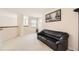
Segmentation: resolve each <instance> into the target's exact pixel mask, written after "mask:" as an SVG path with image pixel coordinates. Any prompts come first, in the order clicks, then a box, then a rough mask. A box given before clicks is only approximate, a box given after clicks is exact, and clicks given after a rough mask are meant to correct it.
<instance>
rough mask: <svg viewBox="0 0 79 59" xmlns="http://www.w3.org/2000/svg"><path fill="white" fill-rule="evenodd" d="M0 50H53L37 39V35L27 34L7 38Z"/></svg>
mask: <svg viewBox="0 0 79 59" xmlns="http://www.w3.org/2000/svg"><path fill="white" fill-rule="evenodd" d="M1 50H3V51H4V50H5V51H53V50H52V49H51V48H49V47H48V46H47V45H45V44H44V43H42V42H41V41H39V40H37V35H36V34H35V33H34V34H29V35H24V36H21V37H18V38H16V39H11V40H7V41H5V42H4V44H3V45H2V48H1Z"/></svg>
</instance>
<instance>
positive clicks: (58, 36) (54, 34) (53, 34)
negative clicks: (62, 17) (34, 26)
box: [42, 30, 64, 40]
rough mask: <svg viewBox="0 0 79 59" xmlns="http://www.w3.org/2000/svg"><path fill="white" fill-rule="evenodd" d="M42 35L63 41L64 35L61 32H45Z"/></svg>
mask: <svg viewBox="0 0 79 59" xmlns="http://www.w3.org/2000/svg"><path fill="white" fill-rule="evenodd" d="M42 34H43V35H45V36H49V37H50V38H53V39H56V40H61V37H62V36H63V34H64V33H63V32H59V31H51V30H43V31H42Z"/></svg>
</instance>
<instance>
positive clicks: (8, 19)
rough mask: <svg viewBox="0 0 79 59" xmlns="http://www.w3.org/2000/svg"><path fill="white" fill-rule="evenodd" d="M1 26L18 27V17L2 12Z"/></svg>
mask: <svg viewBox="0 0 79 59" xmlns="http://www.w3.org/2000/svg"><path fill="white" fill-rule="evenodd" d="M0 26H17V15H16V14H13V13H10V12H5V11H0Z"/></svg>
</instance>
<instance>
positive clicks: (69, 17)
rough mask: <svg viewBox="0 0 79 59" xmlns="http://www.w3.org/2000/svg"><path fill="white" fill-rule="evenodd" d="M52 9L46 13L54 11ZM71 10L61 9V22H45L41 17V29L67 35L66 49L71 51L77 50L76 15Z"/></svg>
mask: <svg viewBox="0 0 79 59" xmlns="http://www.w3.org/2000/svg"><path fill="white" fill-rule="evenodd" d="M55 10H57V9H52V10H50V11H48V12H46V13H49V12H52V11H55ZM73 10H74V9H73V8H66V9H64V8H63V9H61V21H58V22H48V23H46V22H45V19H44V16H45V14H46V13H45V14H44V16H43V27H42V29H50V30H58V31H63V32H68V33H69V39H68V40H69V41H68V42H69V43H68V48H69V49H71V50H78V15H77V13H75V12H74V11H73Z"/></svg>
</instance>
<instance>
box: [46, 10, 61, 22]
mask: <svg viewBox="0 0 79 59" xmlns="http://www.w3.org/2000/svg"><path fill="white" fill-rule="evenodd" d="M45 20H46V22H54V21H61V9H58V10H56V11H54V12H51V13H48V14H46V15H45Z"/></svg>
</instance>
